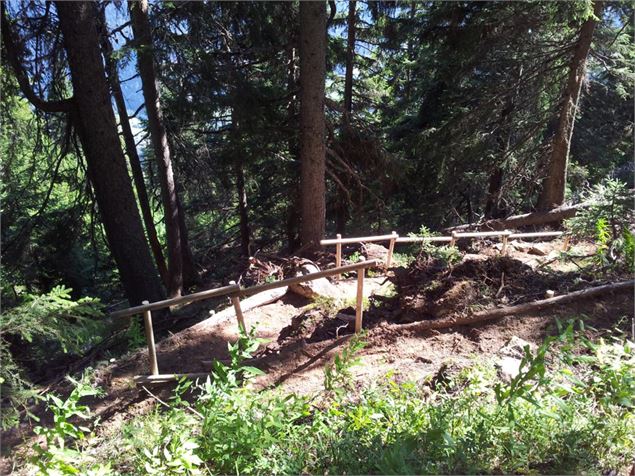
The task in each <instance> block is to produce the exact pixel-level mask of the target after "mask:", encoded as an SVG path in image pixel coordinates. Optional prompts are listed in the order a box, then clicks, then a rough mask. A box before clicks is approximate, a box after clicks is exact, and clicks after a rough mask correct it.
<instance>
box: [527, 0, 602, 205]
mask: <svg viewBox="0 0 635 476" xmlns="http://www.w3.org/2000/svg"><path fill="white" fill-rule="evenodd" d="M603 8H604V2H599V1H596V2H595V5H594V8H593V14H594V16H595V17H597V18H601V16H602V10H603ZM596 24H597V20H596V19H595V18H593V17H591V18H588V19H587V20H586V21H585V22H584V23H583V24H582V28H581V29H580V36H579V37H578V41H577V44H576V46H575V51H574V54H573V58H572V59H571V63H570V64H569V78H568V80H567V85H566V87H565V89H564V93H563V97H562V109H561V110H560V116H559V118H558V129H557V131H556V133H555V135H554V137H553V140H552V144H551V157H550V159H549V166H548V171H547V176H546V178H545V180H544V182H543V186H542V193H541V195H540V199H539V201H538V208H539V209H541V210H549V209H551V208H554V207H557V206H559V205H562V203H563V202H564V191H565V186H566V184H567V165H568V161H569V150H570V148H571V137H572V136H573V126H574V123H575V116H576V113H577V110H578V102H579V100H580V92H581V90H582V84H583V82H584V76H585V74H586V61H587V57H588V55H589V50H590V49H591V41H592V39H593V31H594V30H595V25H596Z"/></svg>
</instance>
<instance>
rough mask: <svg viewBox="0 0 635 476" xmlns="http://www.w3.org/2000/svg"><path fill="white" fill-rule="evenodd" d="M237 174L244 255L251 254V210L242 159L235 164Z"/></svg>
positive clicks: (242, 250)
mask: <svg viewBox="0 0 635 476" xmlns="http://www.w3.org/2000/svg"><path fill="white" fill-rule="evenodd" d="M234 172H235V174H236V193H237V194H238V218H239V220H240V250H241V252H242V254H243V255H244V256H250V255H251V249H250V241H251V238H250V235H251V230H250V229H249V212H248V208H247V192H246V191H245V172H244V170H243V163H242V160H238V161H237V162H236V163H235V164H234Z"/></svg>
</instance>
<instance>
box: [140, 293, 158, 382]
mask: <svg viewBox="0 0 635 476" xmlns="http://www.w3.org/2000/svg"><path fill="white" fill-rule="evenodd" d="M142 304H150V302H148V301H143V302H142ZM143 323H144V326H145V331H146V342H147V343H148V358H149V359H150V373H152V375H159V364H158V363H157V349H156V347H155V346H154V331H153V330H152V312H151V311H143Z"/></svg>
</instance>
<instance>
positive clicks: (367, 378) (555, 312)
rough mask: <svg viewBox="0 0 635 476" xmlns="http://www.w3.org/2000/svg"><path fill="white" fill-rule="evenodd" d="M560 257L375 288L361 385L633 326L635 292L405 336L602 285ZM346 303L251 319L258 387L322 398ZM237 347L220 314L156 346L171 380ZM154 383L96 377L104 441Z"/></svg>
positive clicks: (114, 373) (465, 268) (135, 370)
mask: <svg viewBox="0 0 635 476" xmlns="http://www.w3.org/2000/svg"><path fill="white" fill-rule="evenodd" d="M561 246H562V244H561V242H560V241H553V242H548V243H536V244H527V245H526V246H525V245H518V246H517V247H512V248H511V250H510V252H509V253H508V255H507V256H506V257H499V256H498V251H497V250H496V249H495V247H488V246H483V247H482V248H481V249H480V250H477V251H478V252H477V253H467V254H465V255H464V256H463V260H462V261H461V262H460V263H458V264H456V265H454V266H452V267H450V268H449V269H448V268H441V267H435V265H434V263H424V264H423V265H422V263H421V261H416V262H415V263H413V264H411V265H410V266H409V267H408V268H394V269H392V270H390V271H389V272H388V275H387V276H371V277H367V278H366V280H365V286H364V290H365V296H366V297H368V298H369V302H370V309H369V310H368V311H367V312H365V314H364V328H365V329H366V337H365V341H366V346H365V348H364V349H363V350H362V351H361V352H360V353H359V354H358V356H359V358H360V359H361V362H360V365H358V366H355V367H353V368H352V372H353V375H354V378H355V380H356V382H357V384H358V385H359V386H363V385H365V384H367V383H369V382H372V381H374V380H376V379H379V378H381V377H383V376H384V375H386V374H387V373H389V372H392V373H394V375H395V377H396V378H397V379H403V380H408V381H420V380H423V379H427V378H430V377H431V376H433V375H436V374H437V373H438V372H439V371H440V369H441V368H447V367H448V366H452V367H457V368H460V367H462V366H465V365H468V364H470V363H472V362H474V359H476V358H480V359H499V357H500V350H501V348H503V347H505V346H506V345H507V344H509V342H510V341H514V340H516V341H517V340H518V339H522V341H526V342H529V343H532V344H539V343H540V342H542V341H543V339H544V338H545V336H547V335H549V334H553V333H555V332H556V318H558V319H561V320H563V321H564V320H568V319H584V321H585V324H586V325H588V326H590V327H594V328H597V329H605V328H613V327H615V326H626V325H628V320H629V318H631V316H632V315H633V296H632V295H631V293H624V294H620V295H616V296H607V297H606V298H601V299H595V300H584V301H579V302H576V303H574V304H572V305H571V304H570V305H566V306H560V307H555V308H551V309H547V310H544V311H541V312H536V313H531V314H525V315H522V316H514V317H506V318H502V319H498V320H496V321H491V322H488V323H482V324H479V325H478V326H471V327H465V326H464V327H454V328H448V329H444V330H440V331H417V330H416V329H413V328H412V327H408V326H404V325H403V324H405V323H409V322H413V321H417V320H424V319H434V318H439V317H443V316H445V315H448V314H461V313H466V312H468V311H472V310H475V309H482V308H487V307H492V306H497V305H509V304H516V303H518V302H527V301H532V300H536V299H542V298H544V294H545V292H546V291H547V290H553V291H554V292H555V293H556V295H559V294H564V293H566V292H569V291H572V290H577V289H582V288H585V287H590V286H594V285H598V284H602V282H595V280H594V277H593V276H591V275H587V274H586V273H585V272H581V271H580V269H579V268H578V266H579V264H575V262H571V261H569V262H566V263H565V262H563V261H561V260H560V259H559V256H560V252H559V250H560V248H561ZM471 251H474V250H471ZM592 251H593V248H592V246H591V245H588V244H584V243H582V244H578V245H576V248H575V254H577V255H579V256H585V255H588V254H590V253H591V252H592ZM335 285H336V286H337V287H338V288H340V289H342V290H344V291H345V294H346V295H349V296H350V297H351V302H352V298H353V297H354V295H355V289H356V281H355V279H350V278H349V279H343V280H340V281H338V282H337V283H335ZM347 302H348V301H347ZM336 304H337V303H332V302H327V301H325V302H320V301H318V302H317V303H314V302H311V301H310V300H309V299H306V298H304V297H300V296H298V295H295V294H293V293H290V292H289V293H287V294H286V295H285V296H284V297H283V298H282V299H280V300H278V301H276V302H274V303H272V304H268V305H265V306H262V307H259V308H256V309H253V310H250V311H247V312H245V320H246V323H247V326H248V327H250V328H251V327H255V328H256V329H257V332H256V334H257V336H258V337H259V338H262V339H265V340H266V342H264V343H263V344H261V346H260V349H259V350H258V352H257V354H256V357H255V358H254V359H253V360H252V361H251V362H250V365H254V366H256V367H259V368H260V369H262V370H263V371H264V372H265V375H263V376H261V377H258V378H257V379H256V381H255V385H256V386H258V387H260V388H264V387H271V386H280V387H281V388H283V389H284V391H286V392H296V393H299V394H310V393H312V392H315V391H317V390H319V389H321V388H322V387H323V380H324V371H323V369H324V366H325V365H326V364H327V363H328V362H329V361H330V360H331V359H332V358H333V356H334V355H335V354H337V353H338V352H340V351H341V349H342V347H343V345H344V344H345V343H346V342H347V341H348V339H349V338H350V336H351V335H352V323H350V321H349V320H347V319H346V318H345V316H343V315H342V314H350V315H353V314H354V310H353V309H338V307H339V306H337V305H336ZM198 312H200V313H202V314H209V309H208V308H205V307H200V308H198ZM620 322H621V324H619V323H620ZM237 338H238V329H237V325H236V321H235V320H234V319H231V320H227V319H225V320H222V321H220V322H219V319H218V318H217V317H215V316H213V315H212V316H211V317H209V318H208V319H205V320H202V321H201V322H198V323H197V324H195V325H193V326H191V327H189V328H187V329H184V330H182V331H180V332H177V333H174V334H173V335H170V336H168V337H166V338H165V339H163V340H162V341H160V342H159V343H158V345H157V352H158V363H159V369H160V371H161V373H183V372H207V371H209V369H210V365H211V360H212V359H227V358H228V356H229V355H228V351H227V344H228V343H230V342H234V341H235V340H236V339H237ZM147 373H148V358H147V351H146V349H145V348H140V349H138V350H136V351H133V352H130V353H128V354H126V355H124V356H123V357H120V358H118V359H116V360H115V359H111V361H110V362H105V363H102V364H101V365H98V366H97V368H96V370H94V380H95V382H96V384H97V385H99V386H100V387H102V388H103V389H104V390H105V392H106V393H105V396H103V397H101V398H99V399H95V400H93V401H92V402H89V406H90V407H91V410H93V412H94V413H95V415H96V416H98V417H99V418H100V422H101V423H100V426H99V428H98V435H101V437H107V435H109V434H114V433H116V432H117V431H119V429H120V428H121V426H122V424H123V423H124V422H125V421H127V420H129V419H130V418H131V417H132V416H133V415H137V414H140V413H145V412H148V411H150V410H151V409H152V408H153V407H154V406H155V405H157V404H158V403H157V402H158V401H157V398H156V397H158V398H167V397H169V394H170V391H171V389H172V388H173V384H161V385H153V386H148V387H147V389H148V390H149V392H148V391H147V390H146V389H144V388H143V387H141V386H135V384H134V382H133V377H134V376H135V375H140V374H147ZM69 389H70V387H69V384H68V383H67V382H65V381H63V382H60V383H58V384H56V385H55V387H54V388H52V389H51V390H52V391H54V392H56V393H59V394H65V393H67V392H68V391H69ZM150 392H152V394H154V395H151V394H150ZM34 412H35V413H36V414H38V415H39V416H40V417H41V418H42V419H43V423H44V424H46V422H47V418H49V417H48V416H47V415H46V413H45V412H44V411H43V409H42V408H36V409H34ZM40 424H42V423H40ZM31 438H33V436H32V432H31V428H30V427H29V426H28V425H26V424H24V425H23V426H21V427H20V428H19V429H18V430H15V431H13V432H10V433H7V434H5V435H4V438H3V445H2V446H3V448H2V450H3V459H2V461H1V464H0V472H2V473H3V474H6V473H7V472H9V471H11V470H12V469H14V470H15V469H17V468H16V467H15V466H14V465H15V464H16V461H17V460H18V458H16V455H19V454H21V453H24V452H25V451H28V448H29V447H30V446H31V445H30V444H26V441H27V440H29V439H31ZM31 443H32V441H31Z"/></svg>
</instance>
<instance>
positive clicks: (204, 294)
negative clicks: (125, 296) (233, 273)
mask: <svg viewBox="0 0 635 476" xmlns="http://www.w3.org/2000/svg"><path fill="white" fill-rule="evenodd" d="M239 290H240V286H239V285H238V284H233V285H230V286H225V287H222V288H216V289H208V290H206V291H201V292H199V293H194V294H188V295H186V296H180V297H176V298H172V299H164V300H163V301H156V302H152V303H150V304H142V305H141V306H135V307H130V308H128V309H122V310H121V311H115V312H111V313H110V317H113V318H118V317H128V316H133V315H135V314H141V313H142V312H145V311H154V310H156V309H163V308H166V307H170V306H176V305H177V304H187V303H190V302H195V301H202V300H204V299H211V298H215V297H221V296H230V295H232V294H234V295H235V294H237V292H238V291H239Z"/></svg>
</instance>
